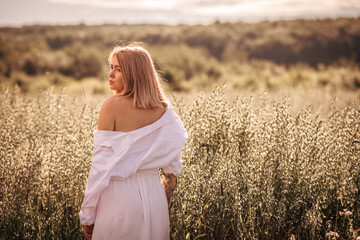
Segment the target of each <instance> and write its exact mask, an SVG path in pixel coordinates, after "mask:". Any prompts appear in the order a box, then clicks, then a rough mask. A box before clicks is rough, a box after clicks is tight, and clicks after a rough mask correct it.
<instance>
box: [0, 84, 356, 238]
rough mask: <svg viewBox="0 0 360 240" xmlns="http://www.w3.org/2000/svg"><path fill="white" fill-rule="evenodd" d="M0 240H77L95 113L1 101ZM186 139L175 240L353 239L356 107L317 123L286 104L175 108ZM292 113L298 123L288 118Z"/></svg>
mask: <svg viewBox="0 0 360 240" xmlns="http://www.w3.org/2000/svg"><path fill="white" fill-rule="evenodd" d="M0 102H1V107H0V113H1V115H2V117H1V120H0V138H1V145H0V177H1V178H0V181H1V185H0V186H1V195H0V209H1V215H0V239H59V238H61V239H80V238H83V234H82V229H81V227H80V225H79V219H78V211H79V208H80V205H81V202H82V199H83V193H84V187H85V183H86V180H87V175H88V171H89V169H90V164H91V155H92V137H93V135H92V134H93V130H94V129H95V128H96V118H97V113H98V112H97V107H95V105H94V106H88V105H86V104H85V105H83V104H81V103H80V102H79V101H78V100H76V99H71V98H67V96H66V95H65V94H56V93H54V92H53V91H52V90H51V89H49V90H48V91H45V92H43V93H42V94H40V95H39V96H37V97H31V96H26V95H21V94H19V93H17V92H12V91H3V92H2V95H1V96H0ZM173 105H174V106H175V108H176V110H177V112H178V114H179V115H180V117H181V118H182V119H183V122H184V124H185V127H186V129H187V131H188V133H189V139H188V142H187V144H186V146H185V148H184V150H183V171H182V174H181V175H180V176H179V178H178V186H177V189H176V190H175V193H174V197H173V200H172V202H171V204H170V218H171V238H172V239H290V238H291V239H294V238H295V239H336V238H342V239H357V238H359V236H360V231H359V229H360V223H359V219H360V206H359V205H360V131H359V130H360V112H359V103H358V102H354V103H349V104H347V105H346V106H345V107H341V108H338V107H337V104H336V102H333V103H332V107H331V109H330V111H329V112H328V114H327V116H324V117H321V118H320V117H319V116H314V114H313V113H312V110H311V108H310V107H304V108H302V109H298V110H297V111H294V110H292V109H291V107H292V106H290V105H289V101H288V100H287V99H286V98H285V99H283V100H282V101H273V100H272V99H268V98H266V96H263V98H259V99H254V98H252V97H249V98H239V99H237V100H236V101H234V102H228V101H227V100H226V94H225V93H224V90H223V88H222V87H218V88H216V89H215V90H214V92H213V93H212V94H211V95H210V96H208V97H205V96H200V97H198V98H196V99H195V100H194V101H193V102H192V103H191V104H184V103H183V102H181V101H180V100H177V99H174V100H173ZM294 112H295V114H294Z"/></svg>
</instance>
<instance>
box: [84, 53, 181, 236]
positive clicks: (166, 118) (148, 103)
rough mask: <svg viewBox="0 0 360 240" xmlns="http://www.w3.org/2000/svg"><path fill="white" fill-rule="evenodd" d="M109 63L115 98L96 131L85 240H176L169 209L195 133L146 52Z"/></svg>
mask: <svg viewBox="0 0 360 240" xmlns="http://www.w3.org/2000/svg"><path fill="white" fill-rule="evenodd" d="M108 61H109V65H110V73H109V86H110V89H111V90H113V92H114V96H111V97H109V98H107V99H106V100H105V101H104V102H103V104H102V106H101V110H100V114H99V120H98V129H97V130H95V132H94V153H93V159H92V166H91V170H90V173H89V177H88V181H87V185H86V190H85V197H84V201H83V204H82V207H81V211H80V213H79V215H80V222H81V224H82V225H84V233H85V237H86V238H87V239H94V240H96V239H107V240H109V239H127V240H131V239H134V240H135V239H141V240H146V239H148V240H161V239H169V214H168V203H169V202H170V198H171V195H172V192H173V190H174V187H175V183H176V176H177V175H178V174H179V173H180V170H181V150H182V148H183V147H184V145H185V142H186V139H187V133H186V131H185V129H184V127H183V124H182V122H181V120H180V119H179V117H178V116H177V114H176V113H175V112H174V110H173V108H172V106H171V105H170V104H169V103H168V101H167V100H166V98H165V96H164V94H163V91H162V90H161V87H160V83H159V77H158V74H157V72H156V70H155V68H154V64H153V62H152V59H151V57H150V55H149V53H148V52H147V51H146V50H145V49H143V48H142V47H139V46H125V47H115V48H114V50H113V51H112V52H111V53H110V56H109V59H108ZM159 169H162V172H163V173H164V175H163V179H162V184H161V180H160V178H159V175H158V171H159Z"/></svg>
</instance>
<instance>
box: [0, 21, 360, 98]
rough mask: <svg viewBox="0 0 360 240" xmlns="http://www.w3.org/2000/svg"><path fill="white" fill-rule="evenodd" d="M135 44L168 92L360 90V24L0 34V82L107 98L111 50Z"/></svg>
mask: <svg viewBox="0 0 360 240" xmlns="http://www.w3.org/2000/svg"><path fill="white" fill-rule="evenodd" d="M130 42H139V43H141V44H142V45H143V46H144V47H146V48H147V49H148V50H149V52H150V53H151V55H152V56H153V58H154V62H155V64H156V67H157V69H158V71H159V72H160V73H161V75H162V77H163V79H164V80H165V82H166V84H165V85H166V86H167V87H168V89H170V90H171V91H183V92H189V91H198V90H205V91H206V90H207V89H208V90H211V89H213V87H214V86H215V85H217V84H219V83H221V82H225V83H226V84H227V85H228V86H230V87H231V88H233V89H237V90H243V89H246V90H258V89H261V90H263V89H267V90H270V91H271V90H276V89H279V88H284V87H290V88H293V87H296V86H303V87H324V86H330V87H334V88H340V89H345V90H352V91H353V90H356V89H359V88H360V72H359V62H360V18H339V19H322V20H292V21H276V22H267V21H265V22H259V23H244V22H237V23H226V22H223V23H222V22H219V21H217V22H215V23H213V24H211V25H192V26H189V25H177V26H167V25H126V24H123V25H98V26H87V25H84V24H82V25H69V26H43V25H36V26H23V27H19V28H13V27H2V28H0V82H1V83H3V84H5V85H8V86H14V85H17V86H19V87H20V88H21V90H22V92H30V93H36V92H38V91H39V90H44V89H46V88H48V87H49V86H55V87H59V89H60V88H62V87H64V86H66V88H67V89H68V90H69V92H73V93H77V92H81V88H82V87H81V86H86V87H88V88H90V89H91V91H90V92H91V93H95V94H96V93H106V91H107V85H106V82H107V81H106V80H107V74H106V73H107V70H108V63H107V57H108V54H109V52H110V51H111V50H112V48H113V47H114V46H116V45H122V44H126V43H130Z"/></svg>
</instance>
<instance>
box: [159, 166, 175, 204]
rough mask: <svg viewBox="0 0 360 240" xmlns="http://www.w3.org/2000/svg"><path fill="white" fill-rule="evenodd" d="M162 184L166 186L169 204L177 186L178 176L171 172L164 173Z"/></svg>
mask: <svg viewBox="0 0 360 240" xmlns="http://www.w3.org/2000/svg"><path fill="white" fill-rule="evenodd" d="M162 184H163V186H164V188H165V193H166V198H167V201H168V204H170V200H171V197H172V194H173V192H174V189H175V187H176V177H175V176H174V174H172V173H170V174H167V173H164V172H163V174H162Z"/></svg>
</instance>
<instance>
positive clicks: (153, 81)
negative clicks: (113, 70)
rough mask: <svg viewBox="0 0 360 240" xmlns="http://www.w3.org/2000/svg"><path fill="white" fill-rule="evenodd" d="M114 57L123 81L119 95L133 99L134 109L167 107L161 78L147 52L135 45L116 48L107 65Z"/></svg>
mask: <svg viewBox="0 0 360 240" xmlns="http://www.w3.org/2000/svg"><path fill="white" fill-rule="evenodd" d="M115 56H116V57H117V60H118V62H119V68H120V71H121V73H122V77H123V81H124V83H123V84H124V89H123V90H122V91H121V92H120V95H122V96H125V97H133V99H134V102H133V105H134V107H136V108H142V109H148V108H156V107H160V106H165V107H166V106H168V104H169V102H168V100H167V99H166V97H165V95H164V93H163V91H162V89H161V86H160V81H161V78H160V76H159V74H158V72H157V71H156V70H155V67H154V63H153V61H152V59H151V56H150V54H149V52H148V51H146V50H145V49H144V48H142V47H140V46H138V45H135V44H131V45H127V46H122V47H120V46H117V47H114V49H113V50H112V52H111V53H110V55H109V59H108V62H109V64H111V61H112V59H113V57H115Z"/></svg>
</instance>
